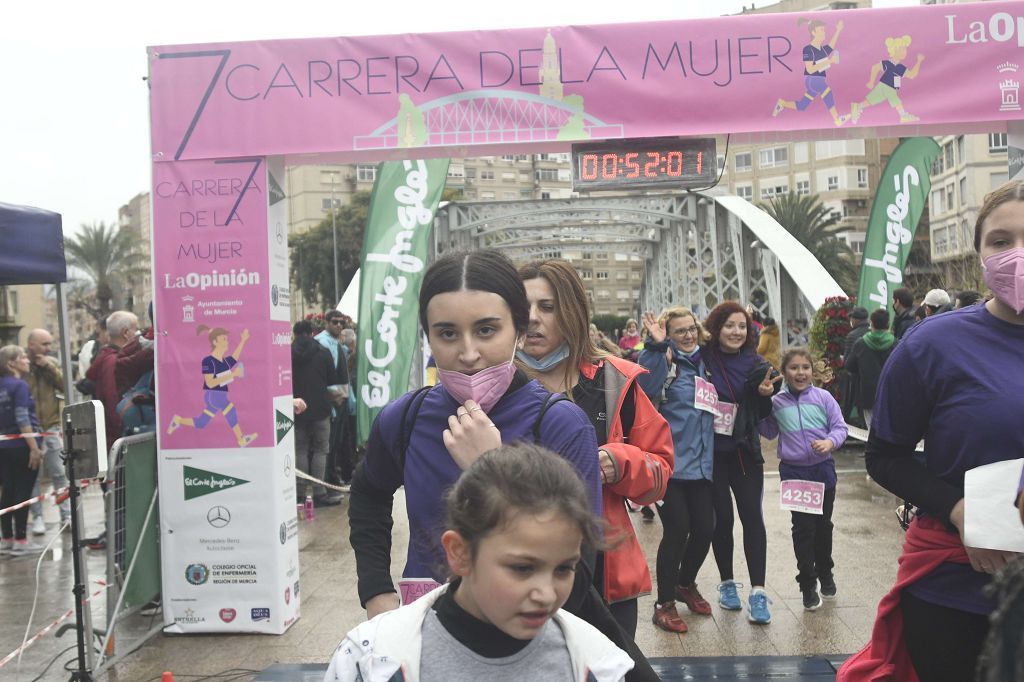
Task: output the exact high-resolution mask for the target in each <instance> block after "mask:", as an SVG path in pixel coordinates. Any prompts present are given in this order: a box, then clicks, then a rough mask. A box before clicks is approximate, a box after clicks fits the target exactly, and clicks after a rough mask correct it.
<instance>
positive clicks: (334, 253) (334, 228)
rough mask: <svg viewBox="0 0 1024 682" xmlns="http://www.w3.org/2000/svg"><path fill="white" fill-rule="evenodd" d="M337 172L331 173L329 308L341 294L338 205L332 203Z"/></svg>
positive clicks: (335, 304)
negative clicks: (331, 276) (331, 293)
mask: <svg viewBox="0 0 1024 682" xmlns="http://www.w3.org/2000/svg"><path fill="white" fill-rule="evenodd" d="M336 177H337V173H331V238H332V241H333V242H334V248H333V249H332V250H331V259H332V260H333V261H334V303H333V305H332V306H331V309H332V310H333V309H334V308H337V307H338V304H339V303H340V302H341V296H340V295H339V294H338V207H337V206H335V205H334V180H335V178H336Z"/></svg>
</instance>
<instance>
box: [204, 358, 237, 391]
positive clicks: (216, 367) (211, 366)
mask: <svg viewBox="0 0 1024 682" xmlns="http://www.w3.org/2000/svg"><path fill="white" fill-rule="evenodd" d="M237 364H238V360H235V358H234V356H232V355H228V356H226V357H225V358H224V359H223V360H218V359H217V358H215V357H213V356H212V355H207V356H206V357H205V358H203V374H204V375H205V374H212V375H214V376H217V375H218V374H223V373H224V372H230V371H231V368H232V367H234V366H235V365H237ZM203 388H205V389H206V390H207V391H224V392H225V393H227V392H228V386H227V384H221V385H220V386H214V387H213V388H210V387H209V386H207V385H206V381H203Z"/></svg>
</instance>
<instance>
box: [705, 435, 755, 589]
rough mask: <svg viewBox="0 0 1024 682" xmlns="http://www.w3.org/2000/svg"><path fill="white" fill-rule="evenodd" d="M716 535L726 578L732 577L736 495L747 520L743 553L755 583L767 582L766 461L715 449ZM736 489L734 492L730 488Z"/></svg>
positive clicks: (713, 543) (742, 517) (715, 543)
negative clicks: (756, 460) (764, 500)
mask: <svg viewBox="0 0 1024 682" xmlns="http://www.w3.org/2000/svg"><path fill="white" fill-rule="evenodd" d="M714 479H715V480H714V483H715V485H714V491H715V493H714V502H715V535H714V539H713V540H712V541H711V546H712V548H713V549H714V551H715V563H717V564H718V574H719V576H720V577H721V579H722V581H723V582H724V581H726V580H732V579H733V575H732V549H733V542H732V524H733V515H732V495H735V496H736V509H737V511H738V512H739V515H740V523H742V524H743V554H744V556H746V558H747V567H748V569H749V570H750V584H751V586H754V585H759V586H763V585H764V574H765V566H766V565H767V563H768V561H767V555H768V533H767V531H766V530H765V527H764V514H763V512H762V510H761V503H762V498H763V497H764V464H763V463H762V464H754V463H752V462H750V460H748V459H744V458H743V455H742V454H741V453H740V452H739V451H738V450H735V451H733V452H718V451H716V452H715V473H714ZM730 490H732V494H731V495H730V493H729V491H730Z"/></svg>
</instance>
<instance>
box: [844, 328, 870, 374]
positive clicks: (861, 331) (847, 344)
mask: <svg viewBox="0 0 1024 682" xmlns="http://www.w3.org/2000/svg"><path fill="white" fill-rule="evenodd" d="M869 331H871V325H870V324H868V321H867V320H864V321H863V322H861V323H860V324H858V325H857V326H856V327H854V328H853V329H851V330H850V332H849V333H848V334H847V335H846V341H844V342H843V363H844V364H845V363H847V362H849V361H850V351H852V350H853V344H855V343H857V339H859V338H860V337H862V336H864V335H865V334H867V333H868V332H869Z"/></svg>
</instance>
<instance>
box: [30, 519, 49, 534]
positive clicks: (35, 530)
mask: <svg viewBox="0 0 1024 682" xmlns="http://www.w3.org/2000/svg"><path fill="white" fill-rule="evenodd" d="M32 535H46V521H43V517H42V516H37V517H35V518H34V519H32Z"/></svg>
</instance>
